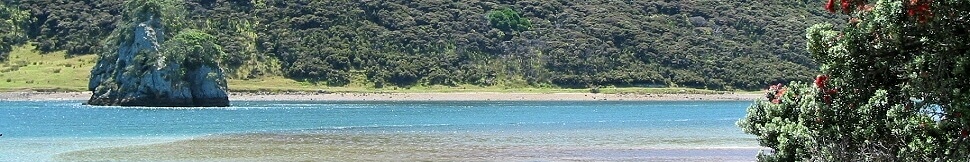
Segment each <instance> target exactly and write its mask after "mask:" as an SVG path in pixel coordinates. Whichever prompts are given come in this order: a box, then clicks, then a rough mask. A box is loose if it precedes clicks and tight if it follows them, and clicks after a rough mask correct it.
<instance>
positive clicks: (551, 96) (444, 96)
mask: <svg viewBox="0 0 970 162" xmlns="http://www.w3.org/2000/svg"><path fill="white" fill-rule="evenodd" d="M90 97H91V92H2V93H0V100H8V101H48V100H87V99H89V98H90ZM761 97H763V95H761V94H754V93H722V94H602V93H499V92H460V93H313V92H291V93H239V92H233V93H230V95H229V100H233V101H752V100H756V99H760V98H761Z"/></svg>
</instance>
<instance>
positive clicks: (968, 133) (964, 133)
mask: <svg viewBox="0 0 970 162" xmlns="http://www.w3.org/2000/svg"><path fill="white" fill-rule="evenodd" d="M960 136H963V138H967V136H970V131H967V130H966V129H964V130H960Z"/></svg>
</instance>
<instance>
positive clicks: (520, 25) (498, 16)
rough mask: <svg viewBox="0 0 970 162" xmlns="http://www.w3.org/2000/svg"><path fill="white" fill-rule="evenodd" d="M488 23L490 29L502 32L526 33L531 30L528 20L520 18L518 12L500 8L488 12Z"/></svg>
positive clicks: (530, 23)
mask: <svg viewBox="0 0 970 162" xmlns="http://www.w3.org/2000/svg"><path fill="white" fill-rule="evenodd" d="M488 22H489V23H491V24H492V27H494V28H498V29H501V30H504V31H512V30H514V31H526V30H529V29H531V28H532V22H531V21H529V19H526V18H522V17H521V16H519V13H518V12H515V10H512V9H511V8H502V9H498V10H492V11H491V12H488Z"/></svg>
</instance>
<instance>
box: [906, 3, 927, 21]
mask: <svg viewBox="0 0 970 162" xmlns="http://www.w3.org/2000/svg"><path fill="white" fill-rule="evenodd" d="M932 3H933V1H932V0H910V1H909V8H908V9H906V13H907V14H909V16H911V17H916V20H917V21H919V22H926V21H927V20H929V18H930V17H933V12H930V4H932Z"/></svg>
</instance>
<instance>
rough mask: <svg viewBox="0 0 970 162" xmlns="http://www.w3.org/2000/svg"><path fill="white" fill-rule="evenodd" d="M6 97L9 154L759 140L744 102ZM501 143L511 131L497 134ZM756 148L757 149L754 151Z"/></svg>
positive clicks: (22, 157)
mask: <svg viewBox="0 0 970 162" xmlns="http://www.w3.org/2000/svg"><path fill="white" fill-rule="evenodd" d="M80 103H81V101H42V102H32V101H0V133H3V136H2V137H0V161H48V160H51V158H52V157H54V156H55V155H57V154H60V153H65V152H70V151H75V150H83V149H92V148H104V147H116V146H126V145H144V144H152V143H163V142H171V141H177V140H185V139H192V138H198V137H205V136H213V135H227V134H247V133H317V134H326V133H358V134H360V133H363V134H367V133H374V134H381V133H383V134H387V133H407V134H435V135H447V136H475V137H477V136H489V137H506V138H507V137H528V138H521V139H526V140H520V141H515V142H514V143H515V144H535V145H568V146H604V147H618V148H622V147H632V148H710V147H727V148H732V147H756V146H757V143H756V142H755V140H754V136H751V135H746V134H744V133H743V132H741V130H740V129H739V128H737V127H736V126H735V125H734V123H735V121H737V120H738V119H739V118H741V117H742V116H744V114H745V107H747V106H748V105H749V104H750V102H749V101H739V102H715V101H705V102H687V101H678V102H656V101H654V102H242V101H236V102H233V106H232V107H229V108H191V109H149V108H122V107H92V106H85V105H81V104H80ZM495 143H496V145H501V144H503V143H504V144H509V143H513V142H509V141H495ZM752 156H753V155H752Z"/></svg>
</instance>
